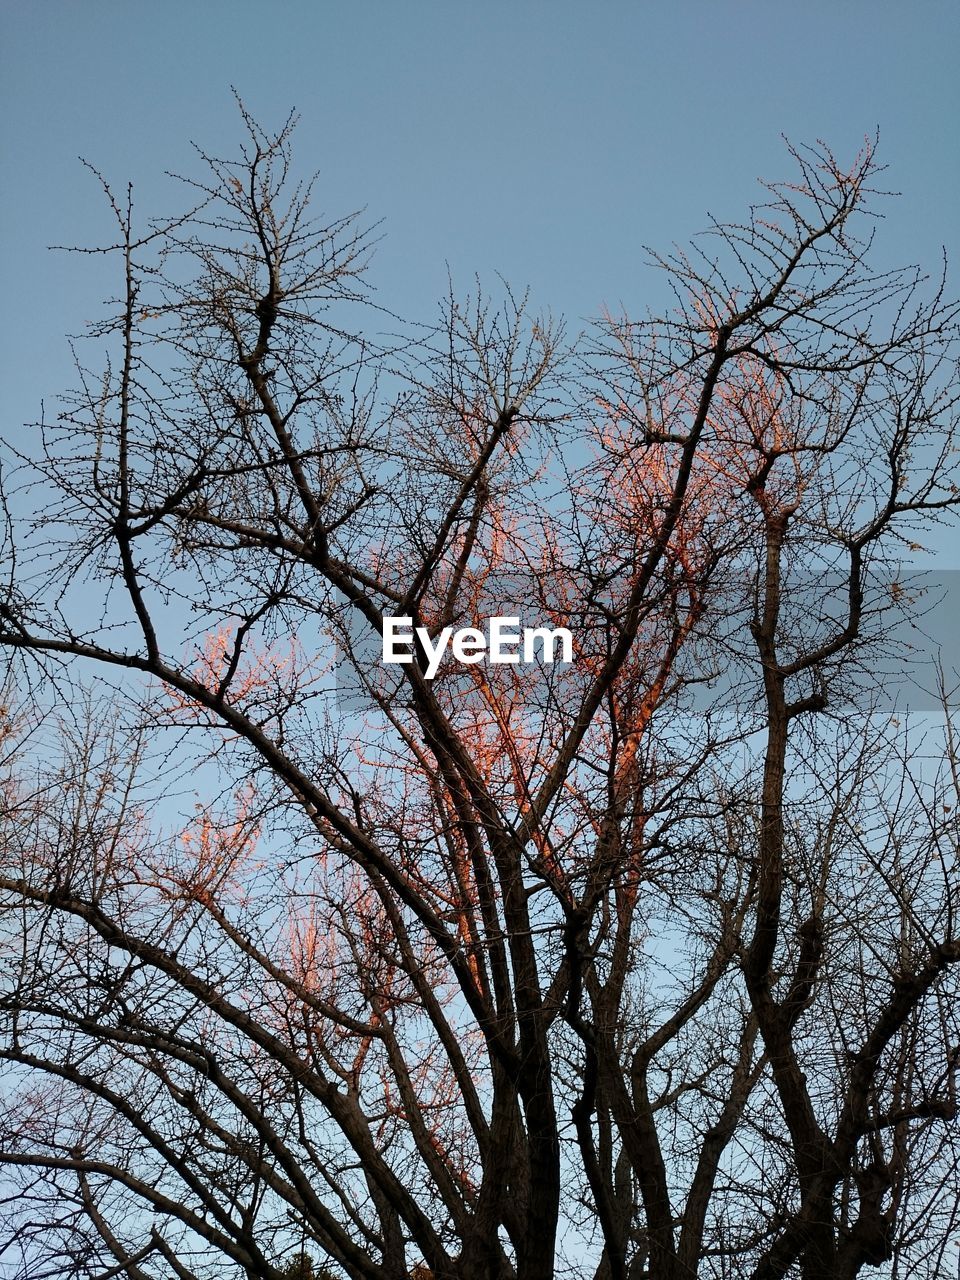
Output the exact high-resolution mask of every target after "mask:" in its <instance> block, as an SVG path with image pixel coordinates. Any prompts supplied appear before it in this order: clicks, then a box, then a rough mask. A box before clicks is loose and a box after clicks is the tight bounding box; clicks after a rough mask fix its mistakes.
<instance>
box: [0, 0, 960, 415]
mask: <svg viewBox="0 0 960 1280" xmlns="http://www.w3.org/2000/svg"><path fill="white" fill-rule="evenodd" d="M0 19H2V28H3V29H2V33H0V36H2V39H0V47H2V53H0V84H2V90H0V93H2V107H3V112H4V120H5V124H4V126H3V131H2V132H3V139H2V146H3V171H4V178H5V181H4V187H5V190H6V192H7V196H6V198H5V200H4V201H3V202H2V203H0V227H2V236H0V244H2V246H3V257H4V279H5V293H6V307H5V321H6V323H5V324H4V329H5V338H4V342H3V344H2V345H0V360H2V368H0V376H2V377H3V385H4V388H5V395H4V401H3V423H2V433H3V434H5V435H10V434H13V435H17V434H19V432H20V430H21V429H22V423H24V422H25V421H27V420H29V419H31V418H32V419H35V418H36V417H37V416H38V413H39V405H40V399H41V397H44V396H45V397H47V399H48V402H49V400H50V399H51V398H52V397H53V396H54V395H55V394H56V393H57V392H58V391H60V390H62V389H64V388H65V387H66V386H68V385H69V384H70V383H71V381H72V375H71V369H70V363H69V353H68V351H67V347H66V344H65V342H64V337H63V335H64V333H65V332H76V331H77V330H79V329H80V328H81V327H82V325H83V323H84V322H85V321H86V320H89V319H93V318H96V317H97V316H98V315H99V314H101V311H100V307H101V299H102V298H103V297H104V296H105V294H106V293H107V292H108V291H109V289H110V287H111V285H112V283H113V282H112V280H111V279H110V277H109V276H108V275H107V274H105V273H106V270H107V267H106V264H105V263H104V261H103V260H102V259H92V258H78V257H68V256H65V255H62V254H51V253H49V252H48V251H47V248H46V246H47V245H49V244H53V243H64V242H67V243H79V244H84V243H88V244H89V243H97V242H98V241H102V240H103V239H104V237H106V236H108V235H109V218H108V216H107V213H106V210H105V208H104V205H103V202H102V198H101V197H100V195H99V193H98V191H97V188H96V184H95V183H94V182H93V180H92V179H91V177H90V176H89V175H88V174H87V173H86V172H85V171H84V170H83V169H82V168H81V166H80V165H79V164H78V163H77V156H78V155H82V156H84V157H86V158H87V159H88V160H90V161H91V162H92V163H94V164H95V165H97V166H98V167H99V168H100V169H101V170H102V171H103V172H104V174H105V175H106V176H107V177H108V178H109V179H110V180H111V181H112V182H113V183H115V184H116V185H117V186H118V187H122V186H123V184H124V183H125V182H126V181H127V179H132V180H133V182H134V185H135V198H136V200H137V207H138V209H139V210H140V211H142V213H143V214H144V216H146V215H147V214H149V213H160V212H164V211H169V210H171V209H173V208H175V207H178V206H179V204H180V202H181V201H182V199H183V193H182V192H180V191H179V190H178V189H177V188H176V186H175V185H174V184H172V183H171V182H170V181H169V179H167V178H165V177H164V176H163V174H164V170H167V169H174V170H180V171H188V172H189V171H190V170H191V168H193V169H194V171H195V162H194V160H193V157H192V152H191V150H190V147H189V141H190V140H191V139H195V140H196V141H197V142H198V143H200V144H201V145H203V146H204V147H206V148H207V149H210V150H214V151H217V150H220V151H231V152H232V151H233V150H234V149H235V147H236V143H237V141H238V140H239V138H240V134H241V130H240V122H239V119H238V116H237V112H236V108H235V105H234V103H233V100H232V97H231V94H230V89H229V86H230V85H231V84H233V85H236V87H237V89H238V90H239V92H240V93H241V94H242V95H243V97H244V99H245V100H246V102H247V104H248V105H249V107H250V109H251V110H252V112H253V113H254V114H255V115H257V116H258V117H259V118H260V119H261V120H262V121H263V122H264V123H265V124H267V125H274V124H279V122H280V121H281V120H282V118H283V117H284V115H285V114H286V112H287V111H288V110H289V109H290V108H291V107H296V108H297V109H298V110H299V111H300V113H301V115H302V123H301V126H300V132H299V138H298V148H297V149H298V155H299V157H300V160H301V162H302V163H303V165H304V167H305V168H316V169H318V170H319V171H320V172H321V175H322V178H321V182H320V188H319V201H320V204H321V206H322V207H323V209H325V210H326V211H328V212H329V213H330V214H331V215H336V214H340V213H343V212H346V211H348V210H352V209H357V208H360V207H365V208H366V210H367V217H368V219H369V220H371V221H373V220H377V219H383V227H382V230H383V232H384V238H383V240H382V242H381V243H380V245H379V247H378V249H377V252H376V256H375V259H374V263H373V268H372V275H371V279H372V281H373V283H374V284H375V285H376V286H377V290H378V294H377V296H378V300H379V301H381V302H382V303H383V304H384V305H385V306H387V307H389V308H391V309H392V310H395V311H398V312H400V313H402V314H403V315H405V316H407V317H409V318H412V319H425V320H431V319H433V318H434V317H435V314H436V310H435V308H436V300H437V298H438V297H439V296H440V295H441V294H442V293H443V291H444V289H445V286H446V272H447V263H449V265H450V268H451V271H452V274H453V278H454V282H455V285H459V287H460V288H461V289H462V290H464V291H465V290H466V289H467V288H468V287H469V285H470V283H471V281H472V277H473V273H474V272H478V273H479V274H480V277H481V279H482V280H483V281H484V282H486V283H488V284H491V285H494V284H495V275H494V273H495V272H497V271H499V272H501V273H502V274H503V276H504V277H505V278H507V279H508V280H509V281H510V282H511V283H512V284H513V285H514V286H515V287H519V288H522V287H524V286H527V285H529V286H530V288H531V294H532V298H533V300H534V302H535V303H536V305H537V306H538V307H550V308H552V309H553V310H554V311H555V312H560V313H564V314H566V315H567V316H568V317H569V321H570V327H571V328H573V329H576V328H578V327H579V324H580V322H581V320H582V319H583V318H585V317H589V316H591V315H595V314H596V313H597V312H598V311H599V310H600V308H601V307H602V306H603V305H605V304H606V305H609V306H611V307H613V308H614V309H618V308H619V307H620V306H621V305H622V306H623V307H625V308H626V309H627V310H628V311H632V312H634V313H639V312H641V311H642V310H643V309H644V308H645V307H646V306H647V305H654V306H656V305H657V304H658V303H659V302H661V301H662V298H663V281H662V278H661V277H659V276H658V275H657V273H655V272H652V271H651V270H650V269H649V268H648V267H647V265H646V259H645V255H644V252H643V246H644V245H646V244H649V245H652V246H654V247H657V248H661V249H663V248H667V247H668V246H669V244H670V243H671V241H673V240H681V241H682V240H684V239H685V238H687V237H689V236H690V235H691V234H692V233H694V232H696V231H697V230H699V229H701V228H703V227H704V226H705V224H706V220H707V215H708V212H709V213H710V214H713V215H715V216H717V217H719V218H737V217H738V216H740V215H742V213H743V212H744V210H745V208H746V205H747V204H748V203H749V201H750V200H752V199H754V198H756V196H757V194H758V189H757V187H756V179H757V178H758V177H760V176H767V177H781V176H789V174H790V172H791V170H790V164H789V162H788V160H787V158H786V156H785V153H784V149H783V144H782V141H781V136H780V135H781V134H787V135H788V136H789V137H790V138H791V139H792V140H794V141H797V142H802V141H812V140H815V139H817V138H823V139H825V140H826V141H827V142H828V143H829V144H830V145H831V146H832V147H833V148H834V150H835V151H836V152H837V154H838V156H839V157H841V158H843V159H846V158H847V157H852V155H853V154H854V152H855V151H856V149H857V148H858V146H859V145H860V143H861V141H862V139H863V137H864V135H865V134H867V133H872V132H873V130H874V129H876V128H877V127H879V129H880V136H881V152H880V154H881V158H882V159H883V160H885V161H886V163H887V164H888V165H889V171H888V173H887V175H886V178H887V180H888V185H889V186H890V187H892V188H896V189H898V190H900V191H902V192H903V193H904V194H903V196H902V198H901V199H900V200H898V201H891V202H888V203H887V205H886V208H885V212H886V214H887V217H886V219H885V221H884V222H882V223H881V224H880V225H879V229H878V242H877V257H878V260H879V261H881V262H887V263H891V264H892V263H895V262H903V261H918V260H919V261H921V262H924V263H929V264H931V265H932V266H935V265H936V263H937V260H938V256H939V251H940V246H941V245H943V244H946V245H947V247H948V249H949V247H950V241H951V240H952V241H953V244H954V248H956V242H957V217H956V211H957V208H958V207H960V199H958V197H960V162H958V148H957V144H956V131H957V125H958V123H960V110H958V108H960V90H958V88H957V85H958V83H960V81H958V78H957V77H956V76H955V74H954V72H955V64H956V62H957V55H958V53H960V38H958V36H960V6H958V5H957V4H955V3H949V4H948V3H939V2H937V0H927V2H925V3H921V4H917V5H913V6H906V5H900V4H893V3H889V2H884V0H881V2H880V3H878V2H877V0H873V2H872V3H863V2H860V0H847V3H844V4H835V3H824V2H821V0H812V2H809V3H804V4H802V5H788V4H786V3H769V2H767V3H758V2H753V0H744V2H741V3H737V2H734V0H730V2H714V3H706V2H704V0H690V2H689V3H684V4H667V3H659V4H655V3H632V4H631V3H626V2H625V0H620V2H614V0H610V2H608V3H594V4H587V3H585V2H584V3H566V2H565V0H555V2H554V3H545V2H544V0H515V2H514V3H512V4H508V3H502V2H501V0H485V2H484V3H482V4H481V3H456V2H454V0H446V2H445V3H443V2H441V0H407V2H406V3H386V0H379V2H370V3H362V4H361V3H346V2H341V3H325V2H323V0H313V2H311V3H307V2H304V0H286V2H285V3H280V2H279V0H277V2H274V3H270V2H269V0H260V2H259V3H253V2H252V0H202V2H201V3H197V0H189V2H185V0H165V2H164V3H162V4H161V3H159V2H156V3H154V2H151V3H145V2H143V0H139V2H138V0H72V2H67V0H41V2H40V3H28V2H27V0H6V3H4V4H3V5H2V8H0ZM956 256H957V255H956V254H955V255H954V257H955V258H956ZM954 281H956V274H954ZM954 287H955V288H956V283H955V286H954Z"/></svg>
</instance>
